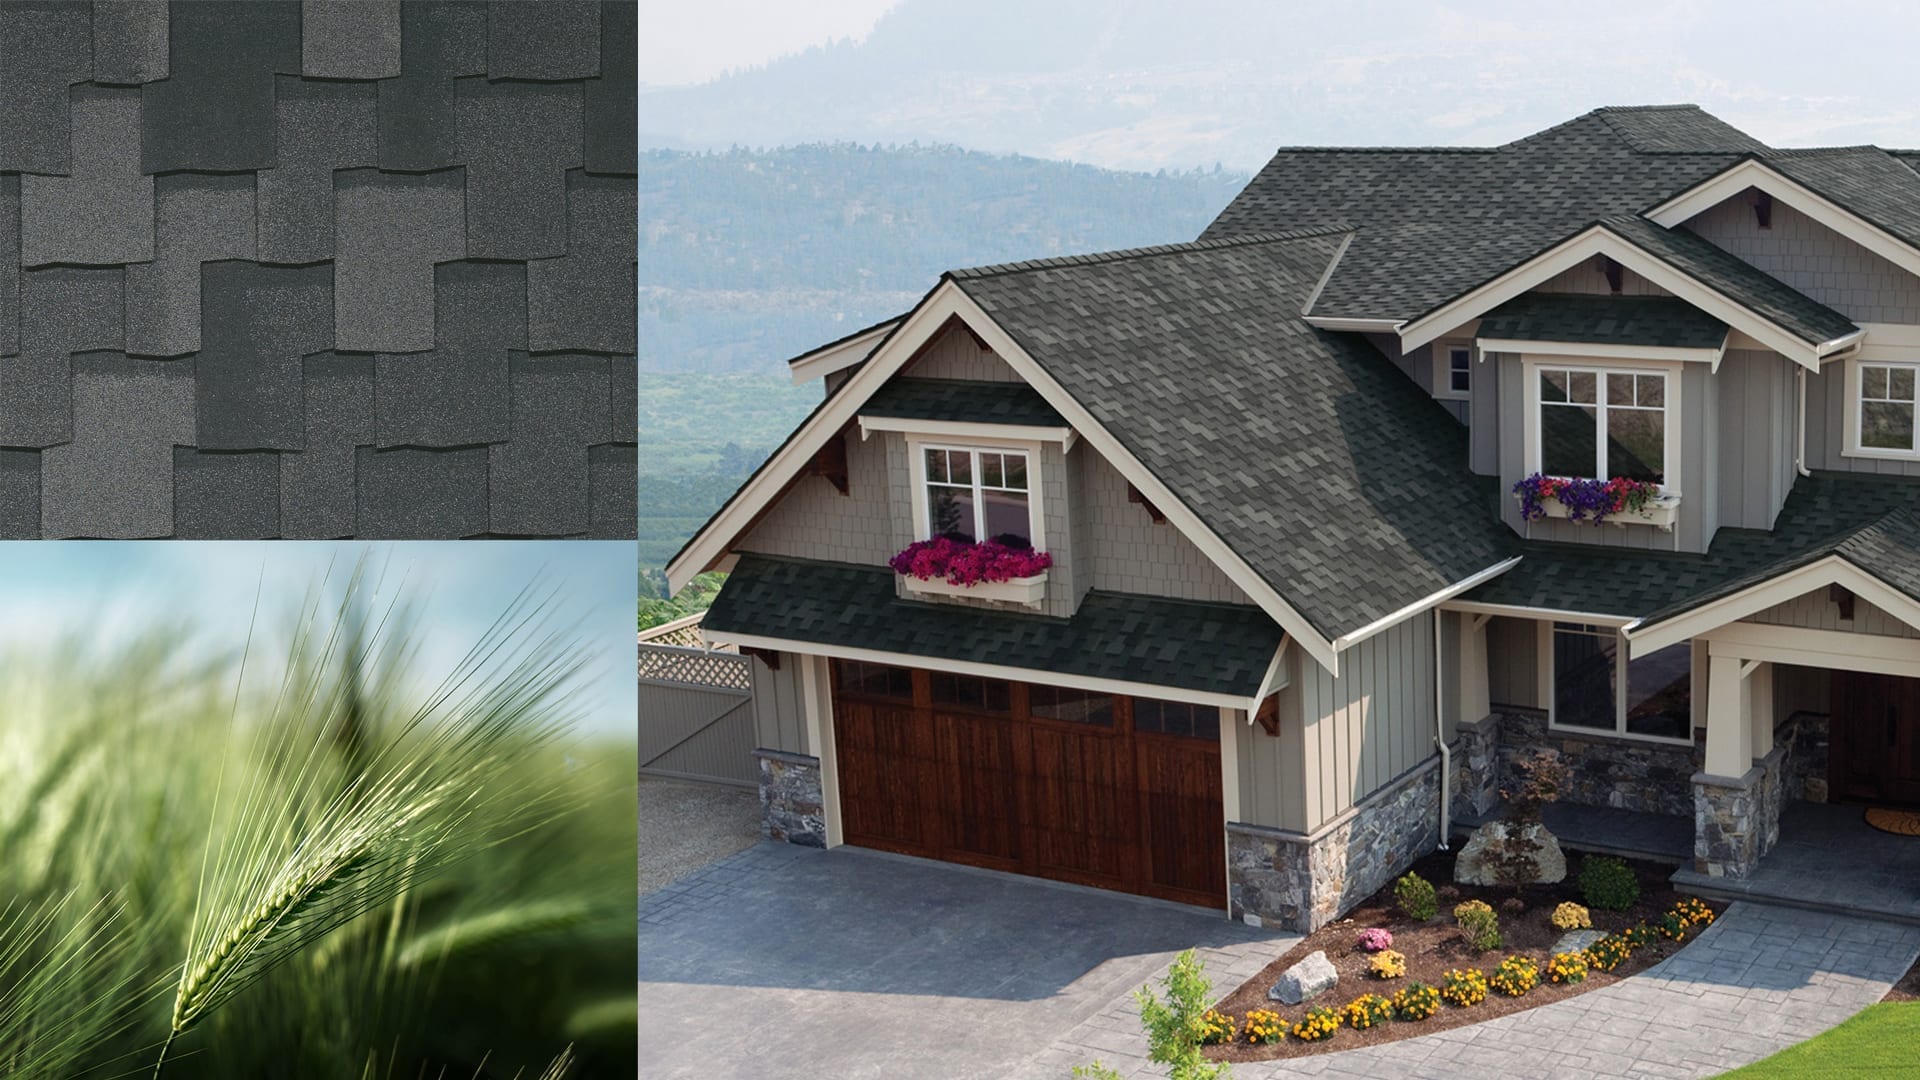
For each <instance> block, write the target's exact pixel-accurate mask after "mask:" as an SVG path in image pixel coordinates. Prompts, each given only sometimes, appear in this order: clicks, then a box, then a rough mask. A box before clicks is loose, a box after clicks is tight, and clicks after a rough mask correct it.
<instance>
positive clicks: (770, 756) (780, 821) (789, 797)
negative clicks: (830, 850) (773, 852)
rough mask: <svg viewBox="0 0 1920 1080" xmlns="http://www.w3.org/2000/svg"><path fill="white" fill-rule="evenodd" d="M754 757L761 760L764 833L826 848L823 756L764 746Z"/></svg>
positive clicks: (775, 837) (779, 838) (774, 837)
mask: <svg viewBox="0 0 1920 1080" xmlns="http://www.w3.org/2000/svg"><path fill="white" fill-rule="evenodd" d="M753 756H754V757H755V758H756V759H757V760H758V761H759V763H760V833H761V835H762V836H765V837H767V838H768V839H770V840H783V841H785V842H787V843H789V844H799V845H801V846H803V847H817V848H823V847H826V846H827V815H826V811H825V809H823V803H824V796H823V795H822V794H821V788H820V759H819V758H817V757H813V756H811V755H808V754H791V753H788V752H787V751H785V750H767V749H764V748H763V749H759V750H755V751H754V752H753Z"/></svg>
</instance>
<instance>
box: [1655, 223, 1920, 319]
mask: <svg viewBox="0 0 1920 1080" xmlns="http://www.w3.org/2000/svg"><path fill="white" fill-rule="evenodd" d="M1772 222H1773V227H1772V228H1768V229H1762V228H1760V225H1759V222H1758V220H1757V219H1756V218H1755V216H1754V211H1753V205H1752V203H1751V202H1750V201H1749V200H1748V199H1746V198H1744V197H1735V198H1732V199H1728V200H1727V201H1726V202H1723V203H1721V204H1720V205H1718V206H1716V207H1714V208H1713V209H1711V210H1708V211H1706V212H1704V213H1701V214H1699V215H1697V216H1695V217H1693V218H1691V219H1690V220H1688V221H1687V222H1686V224H1685V226H1684V227H1685V228H1688V229H1691V230H1692V231H1694V232H1696V233H1698V234H1700V235H1701V236H1704V237H1706V238H1707V239H1708V240H1711V241H1713V242H1714V243H1715V244H1717V245H1719V246H1720V247H1723V248H1725V249H1726V250H1728V251H1730V252H1732V253H1733V254H1734V255H1737V256H1739V257H1740V258H1741V259H1742V260H1744V261H1745V262H1747V263H1749V264H1751V265H1752V266H1754V267H1756V268H1758V269H1760V270H1762V271H1764V272H1766V273H1767V274H1770V275H1772V276H1773V277H1776V278H1778V279H1780V280H1781V281H1783V282H1785V283H1786V284H1788V285H1791V286H1793V287H1794V288H1795V289H1798V290H1799V291H1801V292H1803V293H1805V294H1807V295H1808V296H1811V297H1813V298H1814V299H1815V300H1818V301H1820V302H1821V303H1823V304H1826V305H1827V306H1828V307H1830V308H1833V309H1834V310H1836V311H1839V312H1841V313H1842V314H1844V315H1846V316H1847V317H1849V318H1851V319H1853V320H1854V321H1855V322H1885V323H1909V324H1920V279H1916V278H1915V277H1914V276H1913V275H1912V274H1909V273H1907V272H1906V271H1905V270H1902V269H1900V268H1899V267H1897V266H1895V265H1894V264H1893V263H1891V262H1888V261H1887V260H1886V259H1884V258H1882V257H1880V256H1879V255H1876V254H1874V253H1873V252H1871V251H1868V250H1867V249H1866V248H1863V247H1861V246H1860V245H1859V244H1856V243H1854V242H1853V241H1851V240H1849V239H1847V238H1846V237H1844V236H1841V235H1840V234H1839V233H1836V232H1834V231H1833V230H1832V229H1829V228H1827V227H1826V226H1825V225H1822V224H1820V223H1819V222H1817V221H1815V220H1813V219H1812V218H1810V217H1808V216H1807V215H1806V214H1803V213H1801V212H1800V211H1798V210H1795V209H1794V208H1793V207H1791V206H1788V205H1787V204H1785V203H1783V202H1781V201H1780V200H1778V199H1776V200H1774V204H1773V218H1772Z"/></svg>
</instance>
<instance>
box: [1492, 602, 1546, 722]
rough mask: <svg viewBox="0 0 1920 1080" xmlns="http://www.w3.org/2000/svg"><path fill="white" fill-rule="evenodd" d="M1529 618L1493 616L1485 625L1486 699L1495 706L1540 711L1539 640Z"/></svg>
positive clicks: (1536, 629) (1535, 628)
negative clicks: (1512, 706)
mask: <svg viewBox="0 0 1920 1080" xmlns="http://www.w3.org/2000/svg"><path fill="white" fill-rule="evenodd" d="M1539 633H1540V632H1539V630H1538V628H1537V626H1536V625H1535V623H1534V621H1533V620H1532V619H1515V618H1509V617H1507V616H1505V615H1496V616H1494V617H1493V618H1492V619H1491V620H1489V621H1488V623H1487V698H1488V699H1489V700H1490V701H1492V703H1493V704H1494V705H1496V706H1499V705H1518V706H1520V707H1522V708H1527V709H1542V708H1545V707H1546V703H1545V702H1543V701H1541V700H1540V637H1539Z"/></svg>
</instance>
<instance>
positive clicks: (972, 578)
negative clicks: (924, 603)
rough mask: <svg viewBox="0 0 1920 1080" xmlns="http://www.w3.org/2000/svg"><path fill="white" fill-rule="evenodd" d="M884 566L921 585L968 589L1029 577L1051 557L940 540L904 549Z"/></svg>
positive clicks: (990, 544) (989, 544) (997, 546)
mask: <svg viewBox="0 0 1920 1080" xmlns="http://www.w3.org/2000/svg"><path fill="white" fill-rule="evenodd" d="M887 565H888V566H891V567H892V568H893V571H894V573H896V574H904V575H906V576H908V577H914V578H918V579H920V580H921V581H930V580H932V579H934V578H944V579H946V581H947V582H948V583H949V584H953V585H964V586H969V587H971V586H974V585H978V584H980V583H981V582H983V581H984V582H1000V581H1009V580H1012V579H1013V578H1023V577H1032V576H1033V575H1035V574H1038V573H1040V572H1042V571H1044V570H1046V569H1047V568H1048V567H1050V566H1052V565H1053V556H1051V555H1049V554H1047V553H1046V552H1044V551H1031V550H1028V549H1025V548H1011V547H1008V546H1006V545H1005V544H996V543H994V542H993V541H991V540H989V541H986V542H985V543H979V544H969V543H965V542H962V541H957V540H951V539H948V538H947V537H944V536H942V537H936V538H934V539H932V540H921V541H919V542H917V543H913V544H909V545H907V548H906V550H905V551H902V552H901V553H900V554H898V555H895V556H894V557H893V558H891V559H889V560H887Z"/></svg>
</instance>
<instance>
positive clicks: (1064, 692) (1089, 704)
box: [1027, 686, 1113, 727]
mask: <svg viewBox="0 0 1920 1080" xmlns="http://www.w3.org/2000/svg"><path fill="white" fill-rule="evenodd" d="M1027 694H1028V709H1029V711H1031V712H1032V713H1033V715H1034V716H1036V717H1039V718H1040V719H1042V720H1070V721H1073V722H1074V723H1077V724H1098V725H1100V726H1101V727H1110V726H1112V724H1113V696H1112V695H1111V694H1095V693H1092V692H1090V691H1087V690H1068V689H1066V688H1064V687H1059V686H1030V687H1028V688H1027Z"/></svg>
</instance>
